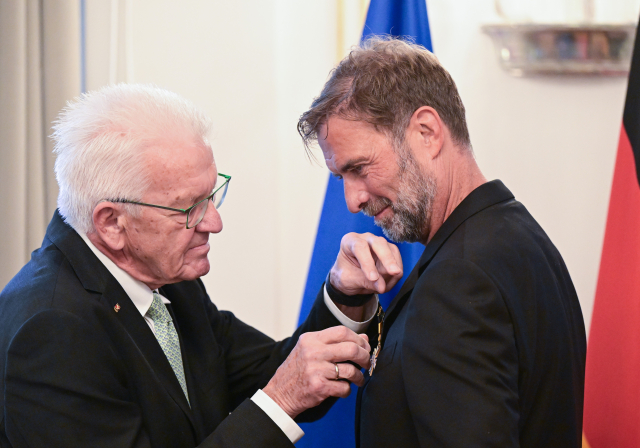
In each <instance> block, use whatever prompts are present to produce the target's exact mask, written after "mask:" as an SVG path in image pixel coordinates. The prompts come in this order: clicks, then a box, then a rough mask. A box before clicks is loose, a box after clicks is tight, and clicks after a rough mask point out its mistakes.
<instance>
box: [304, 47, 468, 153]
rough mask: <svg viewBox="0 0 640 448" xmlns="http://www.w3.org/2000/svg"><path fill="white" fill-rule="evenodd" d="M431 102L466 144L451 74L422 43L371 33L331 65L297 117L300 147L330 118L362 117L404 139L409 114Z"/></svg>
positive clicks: (461, 111)
mask: <svg viewBox="0 0 640 448" xmlns="http://www.w3.org/2000/svg"><path fill="white" fill-rule="evenodd" d="M422 106H430V107H433V108H434V109H435V110H436V111H437V112H438V114H439V115H440V118H441V119H442V121H443V122H444V124H445V125H446V126H447V127H448V128H449V131H450V132H451V136H452V139H453V140H454V141H455V142H456V143H457V144H458V145H460V146H464V147H469V148H470V147H471V142H470V140H469V131H468V129H467V122H466V119H465V109H464V105H463V104H462V100H461V99H460V95H459V94H458V89H457V88H456V85H455V83H454V82H453V79H452V78H451V75H449V73H448V72H447V71H446V70H445V69H444V68H443V67H442V66H441V65H440V63H439V62H438V60H437V58H436V57H435V56H434V55H433V53H431V52H430V51H429V50H427V49H426V48H424V47H422V46H420V45H416V44H414V43H411V42H408V41H406V40H401V39H397V38H394V37H390V36H373V37H371V38H369V39H367V40H366V41H364V42H363V43H362V44H361V45H360V46H358V47H356V48H354V49H353V50H352V51H351V53H350V54H349V55H348V56H347V57H346V58H344V59H343V60H342V61H341V62H340V64H338V66H337V67H336V68H335V69H333V71H332V72H331V75H330V77H329V80H328V81H327V83H326V84H325V86H324V88H323V89H322V92H321V93H320V96H319V97H317V98H316V99H314V100H313V103H312V104H311V108H309V110H307V111H306V112H305V113H303V114H302V116H301V117H300V120H299V121H298V132H299V133H300V135H301V136H302V139H303V141H304V144H305V147H306V148H307V151H309V147H310V145H311V144H313V143H314V142H315V141H317V139H318V131H319V129H320V127H321V126H322V125H323V124H325V123H326V122H327V121H328V120H329V117H331V116H338V117H341V118H345V119H350V120H359V121H360V120H361V121H366V122H368V123H370V124H372V125H373V126H374V127H375V128H376V129H377V130H379V131H381V132H384V133H387V134H388V135H389V137H391V138H393V140H394V142H395V143H396V146H397V145H398V144H399V143H400V142H402V141H403V140H404V134H405V130H406V129H407V127H408V126H409V121H410V119H411V116H412V115H413V113H414V112H415V111H416V110H417V109H418V108H420V107H422Z"/></svg>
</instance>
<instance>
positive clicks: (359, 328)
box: [322, 286, 378, 333]
mask: <svg viewBox="0 0 640 448" xmlns="http://www.w3.org/2000/svg"><path fill="white" fill-rule="evenodd" d="M322 289H323V290H324V304H325V305H327V308H329V311H331V314H333V315H334V316H335V317H336V319H338V320H339V321H340V323H341V324H342V325H344V326H345V327H347V328H348V329H349V330H351V331H353V332H354V333H362V332H363V331H365V330H366V329H367V327H368V326H369V323H370V322H371V320H372V319H373V318H374V316H375V315H376V311H377V310H378V294H374V296H375V300H370V301H369V302H367V304H366V305H365V307H366V309H365V313H364V315H365V316H369V317H368V318H367V320H365V321H364V322H356V321H355V320H351V319H349V318H348V317H347V316H345V314H344V313H343V312H342V311H340V309H338V307H337V306H336V304H335V303H334V302H333V300H331V297H329V293H328V292H327V287H326V286H323V287H322Z"/></svg>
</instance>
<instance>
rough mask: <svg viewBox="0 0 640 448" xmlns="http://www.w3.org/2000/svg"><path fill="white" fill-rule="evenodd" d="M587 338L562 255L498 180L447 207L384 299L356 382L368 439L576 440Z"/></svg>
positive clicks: (530, 443) (408, 442)
mask: <svg viewBox="0 0 640 448" xmlns="http://www.w3.org/2000/svg"><path fill="white" fill-rule="evenodd" d="M585 356H586V338H585V330H584V324H583V319H582V312H581V310H580V304H579V302H578V298H577V296H576V293H575V289H574V287H573V284H572V282H571V279H570V277H569V273H568V272H567V269H566V267H565V264H564V262H563V260H562V258H561V256H560V254H559V253H558V251H557V250H556V248H555V247H554V246H553V244H552V243H551V241H550V240H549V238H548V237H547V235H546V234H545V233H544V231H543V230H542V229H541V228H540V226H539V225H538V224H537V223H536V222H535V220H534V219H533V218H532V217H531V215H530V214H529V213H528V212H527V210H526V209H525V208H524V206H523V205H522V204H520V203H519V202H517V201H516V200H515V199H514V198H513V195H512V194H511V192H510V191H509V190H508V189H507V188H506V187H505V186H504V185H503V184H502V183H501V182H500V181H493V182H489V183H487V184H484V185H482V186H480V187H479V188H477V189H476V190H474V191H473V192H472V193H471V194H470V195H469V196H468V197H467V198H465V199H464V200H463V201H462V203H461V204H460V205H459V206H458V207H457V208H456V209H455V210H454V211H453V213H452V214H451V216H450V217H449V218H448V219H447V220H446V221H445V223H444V224H443V225H442V227H441V228H440V229H439V230H438V232H437V233H436V235H435V236H434V237H433V239H432V240H431V241H430V242H429V243H428V244H427V246H426V248H425V251H424V253H423V255H422V257H421V258H420V261H419V262H418V264H417V265H416V267H415V269H414V270H413V271H412V273H411V274H410V276H409V277H408V279H407V281H406V282H405V284H404V285H403V287H402V288H401V290H400V292H399V294H398V295H397V296H396V297H395V299H394V301H393V302H392V303H391V305H390V306H389V309H388V311H387V320H386V322H385V329H384V345H383V349H382V352H381V353H380V355H379V358H378V363H377V367H376V369H375V371H374V373H373V376H372V377H371V378H369V379H368V380H367V382H366V384H365V386H364V388H361V389H360V391H359V400H358V412H357V417H356V428H357V429H356V431H357V437H356V440H358V442H359V446H361V447H362V448H371V447H392V446H393V447H418V446H422V447H464V448H468V447H484V448H486V447H501V448H505V447H531V448H533V447H536V448H539V447H545V448H549V447H562V448H567V447H579V446H581V431H582V407H583V388H584V367H585Z"/></svg>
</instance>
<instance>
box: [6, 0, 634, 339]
mask: <svg viewBox="0 0 640 448" xmlns="http://www.w3.org/2000/svg"><path fill="white" fill-rule="evenodd" d="M583 6H584V2H583V1H580V0H565V1H559V0H526V1H525V0H511V1H507V0H503V1H502V2H499V4H498V3H496V2H495V1H493V0H455V1H452V0H428V3H427V9H428V14H429V22H430V26H431V36H432V41H433V48H434V52H435V54H436V56H437V57H438V58H439V59H440V61H441V62H442V64H443V65H444V66H445V67H446V68H447V69H448V70H449V71H450V72H451V74H452V76H453V78H454V80H455V81H456V83H457V85H458V88H459V90H460V93H461V96H462V99H463V101H464V103H465V106H466V108H467V120H468V124H469V128H470V133H471V141H472V143H473V147H474V151H475V154H476V157H477V159H478V161H479V164H480V167H481V168H482V169H483V171H484V173H485V175H486V176H487V178H489V179H495V178H499V179H501V180H503V181H504V182H505V184H506V185H507V186H508V187H509V188H510V189H511V190H512V191H513V193H514V194H515V196H516V198H517V199H519V200H520V201H522V202H523V203H524V204H525V206H526V207H527V208H528V209H529V210H530V212H531V213H532V214H533V216H534V217H535V218H536V219H537V220H538V221H539V223H540V224H541V225H542V227H543V228H544V229H545V230H546V232H547V233H548V234H549V236H550V238H551V240H552V241H553V242H554V243H555V244H556V245H557V247H558V249H559V250H560V253H561V254H562V255H563V257H564V259H565V261H566V263H567V266H568V268H569V271H570V273H571V275H572V278H573V280H574V283H575V286H576V289H577V291H578V296H579V297H580V301H581V304H582V308H583V313H584V316H585V322H586V324H587V327H588V326H589V322H590V318H591V310H592V307H593V298H594V294H595V288H596V282H597V275H598V267H599V262H600V255H601V251H602V241H603V236H604V226H605V222H606V214H607V205H608V200H609V194H610V191H611V180H612V175H613V166H614V161H615V155H616V150H617V143H618V136H619V132H620V126H621V119H622V111H623V103H624V96H625V91H626V85H627V79H626V77H625V76H589V77H584V76H571V75H567V76H538V77H513V76H511V75H510V74H509V73H507V72H506V71H504V70H503V69H502V68H501V67H500V64H499V62H498V60H497V58H496V54H495V49H494V47H493V43H492V41H491V38H490V37H489V36H488V35H487V34H485V33H483V32H482V31H481V26H483V25H487V24H499V23H505V22H508V21H510V20H517V21H521V22H546V23H555V22H558V23H560V22H562V23H564V22H567V21H569V22H570V21H582V20H585V16H584V14H585V13H584V8H583ZM590 6H591V10H590V11H591V14H592V17H591V19H593V20H595V21H599V22H607V23H635V22H637V17H638V13H639V10H640V0H593V1H591V2H590ZM366 10H367V1H364V0H313V1H312V0H305V1H303V2H301V1H295V0H235V1H212V0H181V1H177V0H135V1H134V0H40V1H37V0H23V1H16V0H2V1H1V2H0V64H1V65H0V116H1V118H0V189H1V193H0V209H1V210H2V211H3V214H4V219H3V220H2V221H1V222H0V288H2V287H4V285H5V284H6V283H7V282H8V281H9V280H10V279H11V277H12V276H13V275H14V274H15V273H16V272H17V271H18V270H19V269H20V267H21V266H22V265H23V264H24V263H25V262H26V261H27V260H28V257H29V253H30V252H31V251H32V250H33V249H35V248H37V247H39V245H40V242H41V240H42V236H43V235H44V231H45V228H46V225H47V223H48V221H49V220H50V218H51V215H52V213H53V211H54V210H55V200H56V195H57V188H56V185H55V179H54V177H53V170H52V164H53V157H52V155H51V142H50V141H49V138H48V135H49V134H50V133H51V129H50V128H51V122H52V120H54V118H55V116H56V114H57V112H58V111H59V110H60V109H61V108H62V107H63V106H64V105H65V103H66V101H68V100H71V99H73V98H74V97H76V96H78V95H79V94H80V93H81V92H82V91H85V90H92V89H96V88H99V87H101V86H103V85H107V84H110V83H114V82H142V83H154V84H157V85H159V86H161V87H165V88H167V89H169V90H172V91H175V92H177V93H179V94H181V95H183V96H184V97H186V98H188V99H189V100H191V101H193V102H194V103H195V104H197V105H198V106H199V107H201V108H202V109H203V110H204V111H206V113H207V114H209V116H210V117H211V118H212V119H213V122H214V132H213V135H212V136H211V143H212V146H213V150H214V155H215V158H216V162H217V165H218V168H219V170H220V171H221V172H223V173H227V174H231V175H232V176H233V180H232V182H231V184H230V190H229V194H228V196H227V201H226V202H225V205H224V207H223V208H222V209H221V214H222V218H223V222H224V230H223V232H222V233H220V234H218V235H213V236H212V237H211V239H210V243H211V247H212V249H211V254H210V259H211V266H212V268H211V272H210V273H209V274H208V275H207V276H206V277H205V279H204V281H205V283H206V286H207V289H208V291H209V294H210V295H211V298H212V300H213V301H214V302H215V303H216V304H217V305H218V307H220V308H223V309H229V310H231V311H233V312H235V313H236V314H237V315H238V316H239V317H240V318H241V319H243V320H244V321H246V322H248V323H249V324H251V325H253V326H256V327H257V328H259V329H261V330H262V331H264V332H266V333H267V334H269V335H271V336H273V337H275V338H281V337H284V336H286V335H288V334H289V333H290V332H291V331H292V330H293V329H294V327H295V325H296V321H297V317H298V312H299V309H300V300H301V297H302V292H303V289H304V284H305V280H306V276H307V270H308V265H309V260H310V257H311V251H312V248H313V243H314V239H315V235H316V230H317V225H318V218H319V215H320V211H321V207H322V201H323V199H324V193H325V189H326V184H327V170H326V167H324V164H323V163H322V160H323V159H322V156H321V152H320V151H319V150H316V154H317V159H318V161H317V162H314V161H312V160H309V158H308V157H307V156H306V154H305V151H304V149H303V146H302V143H301V140H300V138H299V136H298V134H297V132H296V124H297V120H298V117H299V116H300V114H301V113H302V112H304V111H305V110H306V108H307V107H308V106H309V105H310V103H311V101H312V99H313V98H314V97H315V96H316V95H318V94H319V92H320V89H321V88H322V86H323V84H324V82H325V80H326V79H327V75H328V74H329V71H330V70H331V68H332V67H333V66H334V65H335V64H336V63H337V61H339V60H340V59H341V58H342V57H343V56H344V55H345V54H346V53H347V52H348V49H349V47H350V46H351V45H354V44H356V43H357V42H358V40H359V38H360V35H361V33H362V25H363V23H364V17H365V14H366ZM319 286H320V285H318V287H319Z"/></svg>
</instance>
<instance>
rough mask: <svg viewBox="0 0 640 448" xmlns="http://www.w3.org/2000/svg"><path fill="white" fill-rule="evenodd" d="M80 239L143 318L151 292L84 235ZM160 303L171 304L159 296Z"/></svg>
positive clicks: (151, 295) (149, 301) (150, 298)
mask: <svg viewBox="0 0 640 448" xmlns="http://www.w3.org/2000/svg"><path fill="white" fill-rule="evenodd" d="M80 237H82V239H83V240H84V242H85V243H87V246H89V249H91V251H92V252H93V253H94V254H95V256H96V257H98V260H100V262H101V263H102V264H103V265H104V267H105V268H107V270H108V271H109V272H110V273H111V275H113V277H114V278H115V279H116V281H117V282H118V283H120V286H122V289H124V292H125V293H126V294H127V295H128V296H129V298H130V299H131V301H132V302H133V304H134V305H135V306H136V308H137V309H138V311H139V312H140V314H142V316H143V317H144V315H145V314H147V311H148V310H149V307H150V306H151V302H153V291H152V290H151V288H149V287H148V286H147V285H145V284H144V283H142V282H141V281H140V280H136V279H135V278H133V277H132V276H131V275H129V273H128V272H125V271H124V270H123V269H121V268H120V267H118V266H117V265H116V264H115V263H114V262H113V261H111V259H110V258H109V257H107V256H106V255H105V254H103V253H102V252H100V249H98V248H97V247H96V246H94V245H93V243H92V242H91V240H90V239H89V237H87V235H86V234H85V233H80ZM160 298H161V299H162V302H163V303H165V304H169V303H171V301H170V300H168V299H167V298H166V297H164V296H162V295H160Z"/></svg>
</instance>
